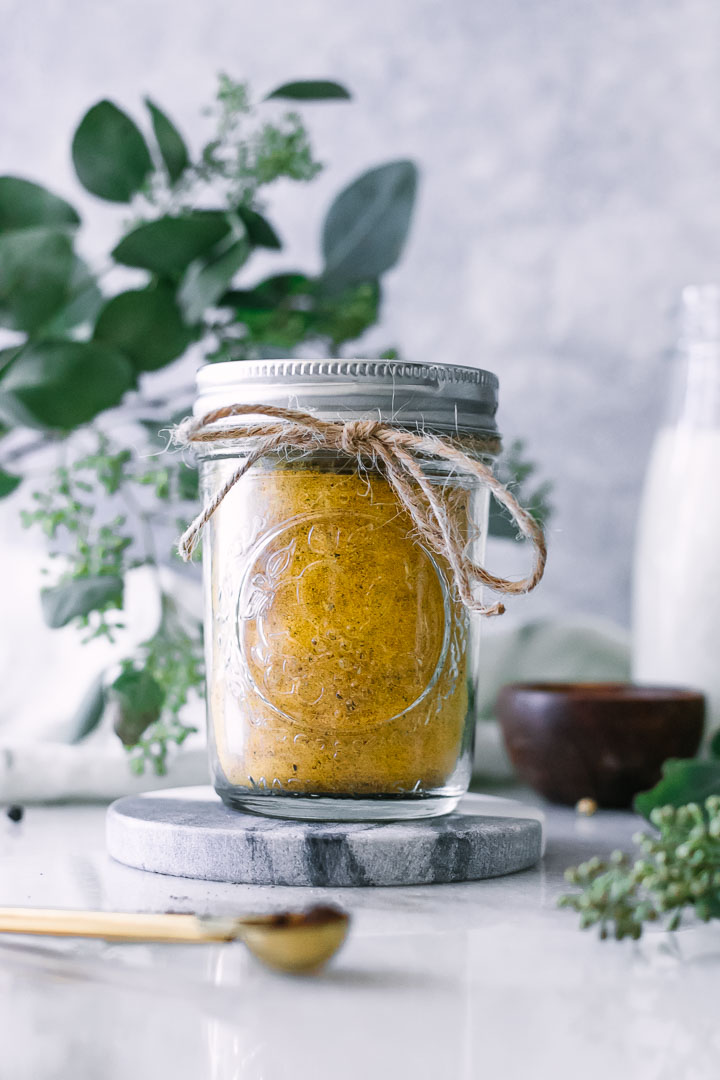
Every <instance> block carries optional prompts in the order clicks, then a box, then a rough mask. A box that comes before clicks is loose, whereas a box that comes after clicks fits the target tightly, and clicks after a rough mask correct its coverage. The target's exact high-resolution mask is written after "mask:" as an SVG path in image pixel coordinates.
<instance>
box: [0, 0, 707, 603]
mask: <svg viewBox="0 0 720 1080" xmlns="http://www.w3.org/2000/svg"><path fill="white" fill-rule="evenodd" d="M0 14H1V15H2V28H3V29H2V40H1V41H0V101H2V103H3V106H2V111H1V112H0V170H1V171H3V172H5V171H12V172H20V173H22V174H24V175H27V176H31V177H33V176H34V177H36V178H39V179H44V180H45V181H46V182H50V183H52V184H53V186H54V187H55V188H56V189H57V190H59V191H60V192H62V193H65V194H68V195H71V196H75V195H76V185H75V182H74V179H73V176H72V173H71V169H70V166H69V162H68V145H69V135H70V132H71V130H72V128H73V126H74V124H75V122H76V121H77V119H78V117H79V116H80V115H81V113H82V112H83V110H84V109H85V108H86V107H87V105H88V104H89V103H90V102H91V101H93V100H95V99H96V98H98V97H100V96H110V97H114V98H116V99H117V100H118V101H120V102H123V103H125V104H126V105H127V106H131V107H134V108H136V109H137V107H138V106H139V99H140V95H141V93H143V92H149V93H150V94H151V95H152V96H154V97H155V98H156V99H157V100H158V101H160V102H161V103H162V104H164V105H166V107H167V108H168V110H169V111H170V112H171V113H172V114H173V115H175V116H176V117H177V119H178V121H179V122H180V123H181V125H182V126H183V127H184V129H185V130H186V131H187V132H188V133H189V134H190V135H191V136H192V135H193V133H199V131H200V125H199V121H198V116H197V113H198V106H199V103H200V102H201V101H202V100H203V99H205V98H207V97H208V96H209V95H210V93H211V92H212V88H213V83H214V73H215V72H216V71H218V70H220V69H224V70H227V71H228V72H229V73H231V74H233V75H236V76H240V77H242V76H247V77H248V78H250V79H251V80H252V82H253V84H254V85H255V86H256V87H257V88H258V89H266V88H269V87H271V86H273V85H275V84H277V83H278V82H279V81H282V80H284V79H285V78H288V77H291V76H297V77H302V76H306V77H307V76H312V75H328V76H337V77H341V78H342V79H343V80H345V81H346V82H347V83H348V85H349V86H350V87H352V89H353V91H354V92H355V95H356V102H355V104H354V105H352V106H350V107H348V106H342V105H334V106H314V107H312V109H308V113H309V115H310V116H311V118H312V126H313V130H314V132H315V136H316V142H317V146H318V148H319V150H320V153H321V156H322V157H324V158H325V159H326V160H328V161H329V162H330V168H328V170H327V172H326V174H325V175H324V176H323V177H322V178H321V180H320V181H319V182H318V183H317V184H316V185H315V186H314V187H313V188H312V189H310V190H308V191H307V192H306V193H304V195H303V197H302V198H299V197H298V196H297V194H296V193H293V192H288V191H284V190H279V191H278V192H277V196H276V198H275V200H274V202H275V208H276V214H277V217H278V219H279V220H280V221H281V222H282V226H283V232H284V235H285V236H286V238H287V239H288V240H289V242H290V246H289V255H288V263H293V262H299V261H300V260H302V261H303V262H304V263H305V264H306V265H307V264H310V265H312V264H313V263H314V262H315V261H316V260H317V222H318V220H319V217H320V214H321V211H322V209H323V207H324V206H325V205H326V203H327V201H328V199H329V198H330V196H331V193H332V192H333V191H334V190H335V189H337V188H338V187H339V186H340V185H341V184H342V183H343V182H344V181H345V180H347V179H348V178H349V177H351V176H352V175H354V174H355V173H357V172H358V171H359V170H360V169H362V168H363V167H365V166H367V165H369V164H372V163H375V162H379V161H381V160H383V159H386V158H388V157H393V156H400V155H410V156H412V157H414V158H416V159H417V160H418V162H419V163H420V164H421V166H422V168H423V171H424V183H423V189H422V197H421V202H420V207H419V213H418V217H417V220H416V224H415V229H414V233H413V236H412V242H411V244H410V246H409V248H408V250H407V254H406V258H405V261H404V263H403V265H402V267H401V269H400V270H399V271H397V272H396V273H394V274H393V275H392V277H391V279H390V280H389V282H388V290H387V301H386V308H385V317H384V326H383V333H382V334H381V335H380V340H381V341H382V342H383V343H385V342H393V343H397V344H398V345H400V346H401V347H402V350H403V352H404V353H405V355H406V356H408V357H413V358H416V359H419V360H425V361H432V360H449V361H456V362H463V363H473V364H480V365H483V366H486V367H489V368H492V369H493V370H495V371H497V372H498V373H499V375H500V379H501V390H502V399H501V400H502V416H501V419H502V424H503V427H504V428H505V430H506V431H507V432H508V433H510V434H522V435H523V436H525V437H526V438H527V439H528V440H529V443H530V446H531V448H532V451H533V453H534V455H535V456H536V457H537V458H538V460H539V461H540V463H541V464H542V466H543V469H544V472H545V473H546V474H547V475H548V476H550V477H551V478H552V479H554V481H555V483H556V495H555V502H556V505H557V514H556V517H555V521H554V525H553V529H552V534H551V538H550V539H551V545H552V559H551V564H550V569H549V573H548V578H547V582H546V584H545V586H544V588H543V590H542V592H541V593H539V594H538V595H537V597H533V598H532V599H531V600H528V601H527V602H526V607H525V612H524V613H525V614H526V615H531V614H533V613H535V614H538V613H540V612H544V611H547V610H552V611H556V612H566V611H578V610H580V611H586V612H594V613H597V614H601V615H608V616H611V617H615V618H619V619H625V618H626V617H627V613H628V581H629V566H630V555H631V545H632V533H633V522H634V516H635V510H636V503H637V495H638V489H639V485H640V482H641V477H642V472H643V468H644V464H645V459H646V455H647V450H648V446H649V440H650V438H651V435H652V431H653V428H654V426H655V424H656V423H657V418H658V409H659V405H660V401H661V396H662V395H661V392H662V388H663V383H664V380H665V378H666V374H667V368H668V364H667V359H666V358H665V354H666V352H667V348H668V345H669V344H670V342H671V340H672V336H673V333H674V328H673V322H672V318H671V316H672V311H673V308H674V305H675V303H676V298H677V294H678V292H679V290H680V288H681V286H682V285H683V284H684V283H686V282H688V281H690V280H705V279H708V280H710V279H713V278H717V277H718V276H720V271H719V270H718V252H719V251H720V190H719V187H720V63H718V55H719V53H720V4H718V2H717V0H445V2H444V3H442V2H440V0H364V2H363V3H357V2H356V0H299V2H297V3H290V2H288V0H234V2H231V0H202V2H201V3H198V2H197V0H173V2H172V3H168V2H162V3H161V2H157V0H155V2H153V0H115V2H113V3H108V2H103V0H72V2H68V0H32V2H28V0H0ZM83 205H84V206H85V207H86V210H87V218H88V220H89V222H90V224H91V225H93V224H94V223H99V222H100V221H101V220H102V221H107V218H108V215H107V211H106V210H105V208H104V207H98V205H97V204H92V203H91V201H90V200H88V201H87V202H86V203H84V204H83ZM104 228H105V229H107V228H108V226H107V225H105V226H104ZM98 236H99V234H98Z"/></svg>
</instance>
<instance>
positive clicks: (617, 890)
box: [559, 795, 720, 941]
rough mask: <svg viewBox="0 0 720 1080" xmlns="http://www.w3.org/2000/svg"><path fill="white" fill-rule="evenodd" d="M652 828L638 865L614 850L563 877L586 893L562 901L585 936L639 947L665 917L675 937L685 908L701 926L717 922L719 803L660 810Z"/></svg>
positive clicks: (640, 837)
mask: <svg viewBox="0 0 720 1080" xmlns="http://www.w3.org/2000/svg"><path fill="white" fill-rule="evenodd" d="M650 821H651V823H652V824H653V825H654V826H655V827H656V829H657V830H658V832H657V834H656V835H649V834H647V833H638V834H637V835H636V836H634V837H633V840H634V842H635V843H636V844H637V845H638V847H639V848H640V850H641V852H642V856H643V857H642V858H640V859H638V860H637V861H636V862H635V863H631V862H630V859H629V858H628V856H627V855H625V854H623V852H621V851H615V852H613V854H612V855H611V856H610V860H609V862H607V863H605V862H602V861H601V860H600V859H598V858H593V859H590V860H589V861H588V862H585V863H582V865H580V866H577V867H571V868H570V869H569V870H567V871H566V873H565V878H566V880H567V881H568V882H570V884H571V885H577V886H579V888H580V889H581V892H579V893H569V894H566V895H564V896H561V897H560V900H559V905H560V906H561V907H569V908H572V909H573V910H574V911H577V912H579V914H580V927H581V929H583V930H587V929H589V928H590V927H591V926H598V927H599V931H600V937H601V938H602V939H605V938H607V937H610V936H613V937H615V938H616V939H617V940H618V941H620V940H622V938H625V937H630V938H633V939H634V940H637V938H639V937H640V935H641V934H642V931H643V926H644V924H645V923H648V922H654V921H655V920H657V919H659V918H661V917H662V916H668V921H667V929H668V930H676V929H677V927H678V926H679V924H680V920H681V918H682V916H683V914H684V912H686V911H687V910H688V909H689V910H692V911H694V913H695V915H696V917H697V918H698V919H701V920H702V921H703V922H708V921H709V920H710V919H715V918H720V796H718V795H711V796H710V797H709V798H707V799H706V800H705V801H704V803H703V804H702V805H700V804H698V803H688V804H687V805H686V806H680V807H673V806H663V807H658V808H656V809H655V810H653V811H652V813H651V815H650Z"/></svg>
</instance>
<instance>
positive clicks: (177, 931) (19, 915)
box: [0, 908, 242, 944]
mask: <svg viewBox="0 0 720 1080" xmlns="http://www.w3.org/2000/svg"><path fill="white" fill-rule="evenodd" d="M241 929H242V924H241V921H240V920H239V919H219V918H213V919H199V918H198V917H197V916H196V915H156V914H144V913H141V914H135V913H130V912H123V911H66V910H63V909H52V908H45V909H44V908H0V933H3V934H51V935H53V936H54V937H86V938H102V939H103V940H104V941H166V942H181V941H182V942H191V943H192V942H195V943H197V944H203V943H207V942H210V941H232V940H234V939H235V938H237V937H238V936H239V934H240V931H241Z"/></svg>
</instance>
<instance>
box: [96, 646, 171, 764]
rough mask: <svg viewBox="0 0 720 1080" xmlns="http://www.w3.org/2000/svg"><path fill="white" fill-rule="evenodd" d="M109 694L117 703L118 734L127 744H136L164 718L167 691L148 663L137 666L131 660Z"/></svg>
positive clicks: (116, 728)
mask: <svg viewBox="0 0 720 1080" xmlns="http://www.w3.org/2000/svg"><path fill="white" fill-rule="evenodd" d="M109 697H110V700H111V701H112V702H114V703H115V705H116V706H117V716H116V719H115V724H114V727H115V733H116V735H117V736H118V737H119V739H120V741H121V742H122V744H123V746H136V745H137V743H138V742H139V740H140V736H141V735H143V734H144V732H145V731H147V729H148V728H149V727H150V725H151V724H154V723H155V721H156V720H159V719H160V713H161V711H162V707H163V701H164V697H165V695H164V694H163V689H162V687H161V686H160V683H159V682H158V681H157V680H156V679H155V678H153V676H152V674H151V673H150V671H149V670H148V668H147V666H144V667H135V666H134V664H133V663H132V661H129V660H128V661H126V663H125V664H123V670H122V673H121V674H120V675H118V677H117V679H116V680H115V682H114V683H113V684H112V686H111V687H110V690H109Z"/></svg>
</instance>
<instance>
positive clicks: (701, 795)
mask: <svg viewBox="0 0 720 1080" xmlns="http://www.w3.org/2000/svg"><path fill="white" fill-rule="evenodd" d="M711 795H718V796H720V761H718V760H717V759H715V760H709V761H696V760H694V759H677V758H671V759H670V760H669V761H666V762H665V764H664V765H663V774H662V778H661V779H660V780H659V781H658V782H657V784H656V785H655V787H654V788H651V789H650V791H643V792H642V793H641V794H640V795H636V796H635V809H636V810H637V812H638V813H639V814H642V815H643V817H646V818H648V819H650V820H652V814H653V811H654V810H656V809H658V808H661V807H664V806H684V805H685V804H686V803H691V802H692V803H702V802H703V801H704V800H705V799H707V798H708V797H709V796H711Z"/></svg>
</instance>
